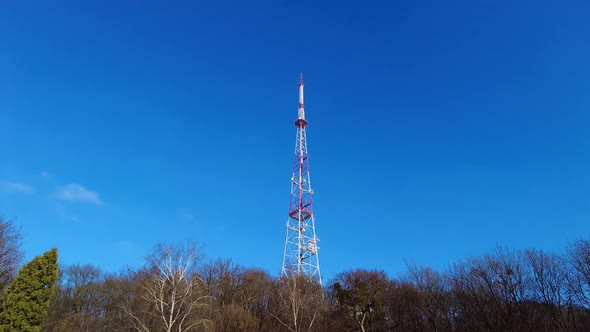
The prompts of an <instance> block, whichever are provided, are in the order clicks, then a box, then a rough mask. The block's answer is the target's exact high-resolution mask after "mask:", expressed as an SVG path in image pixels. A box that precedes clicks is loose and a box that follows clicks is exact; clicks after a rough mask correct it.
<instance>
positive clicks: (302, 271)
mask: <svg viewBox="0 0 590 332" xmlns="http://www.w3.org/2000/svg"><path fill="white" fill-rule="evenodd" d="M295 126H296V127H297V139H296V142H295V161H294V166H293V176H292V177H291V200H290V204H289V218H288V219H287V234H286V236H285V250H284V253H283V266H282V268H281V276H292V275H300V276H305V277H308V278H309V279H310V280H313V281H316V282H318V283H319V284H320V285H321V283H322V278H321V274H320V261H319V258H318V250H319V249H320V247H318V242H319V239H318V238H317V236H316V234H315V221H314V217H313V209H312V202H313V201H312V198H311V196H312V194H313V190H312V189H311V181H310V177H309V160H308V156H307V139H306V135H305V127H306V126H307V121H306V120H305V111H304V108H303V75H301V78H300V80H299V116H298V118H297V121H295Z"/></svg>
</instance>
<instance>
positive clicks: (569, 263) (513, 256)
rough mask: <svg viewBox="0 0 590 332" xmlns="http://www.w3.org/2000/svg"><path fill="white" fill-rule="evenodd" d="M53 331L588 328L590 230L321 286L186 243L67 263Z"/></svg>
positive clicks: (53, 309)
mask: <svg viewBox="0 0 590 332" xmlns="http://www.w3.org/2000/svg"><path fill="white" fill-rule="evenodd" d="M61 272H62V273H61V281H60V283H59V285H58V287H57V289H58V292H57V293H56V295H55V297H54V298H53V300H52V302H51V305H50V309H49V315H48V317H47V319H46V321H45V324H44V330H45V331H201V330H203V331H204V330H212V331H590V241H588V240H579V241H577V242H575V243H574V244H572V245H571V246H570V247H569V248H567V250H566V251H565V253H564V254H562V255H557V254H552V253H547V252H543V251H540V250H524V251H513V250H508V249H504V248H497V249H495V250H494V251H493V252H491V253H489V254H486V255H483V256H481V257H474V258H470V259H466V260H464V261H460V262H457V263H455V264H454V265H452V267H451V268H449V269H448V270H447V271H445V272H438V271H435V270H433V269H431V268H428V267H420V266H409V267H408V271H407V273H406V274H405V275H404V276H402V277H399V278H390V277H388V276H387V275H386V274H385V273H384V272H383V271H376V270H362V269H358V270H352V271H346V272H342V273H340V274H338V275H337V276H336V277H335V278H333V279H332V280H330V281H328V282H327V284H326V285H325V286H324V288H321V287H319V286H318V285H315V284H313V283H310V282H307V281H306V280H304V279H301V278H291V279H280V280H277V279H276V278H273V277H271V276H270V275H269V274H268V273H266V272H264V271H262V270H259V269H253V268H245V267H242V266H240V265H238V264H235V263H233V262H231V261H230V260H221V259H217V260H210V261H206V262H204V261H203V260H202V259H201V258H200V257H199V253H198V252H197V251H196V250H195V248H194V247H193V246H190V245H188V246H187V245H184V246H182V245H174V246H166V245H160V246H158V247H157V248H156V249H155V251H154V253H153V254H152V255H151V256H150V257H149V258H148V260H147V264H146V266H144V267H142V268H139V269H130V270H126V271H125V272H123V273H120V274H116V275H113V274H104V273H102V272H101V271H100V270H99V269H98V268H96V267H92V266H90V265H86V266H79V265H75V266H70V267H67V268H64V269H62V271H61Z"/></svg>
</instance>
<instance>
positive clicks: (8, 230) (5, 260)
mask: <svg viewBox="0 0 590 332" xmlns="http://www.w3.org/2000/svg"><path fill="white" fill-rule="evenodd" d="M20 244H21V234H20V230H19V229H18V228H17V227H16V226H15V225H14V222H13V221H12V220H7V219H5V218H3V217H2V216H0V293H1V292H3V291H4V289H5V288H6V287H7V286H8V284H9V283H10V282H11V281H12V279H14V277H15V275H16V273H17V272H18V269H19V266H20V263H21V261H22V259H23V253H22V251H21V250H20Z"/></svg>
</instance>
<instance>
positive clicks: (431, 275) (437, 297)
mask: <svg viewBox="0 0 590 332" xmlns="http://www.w3.org/2000/svg"><path fill="white" fill-rule="evenodd" d="M408 272H409V279H410V282H411V283H412V284H414V286H415V287H416V290H417V292H418V294H419V295H420V296H419V298H420V300H421V301H419V302H418V303H419V304H420V312H421V316H422V317H424V319H425V321H426V323H427V324H428V327H429V328H428V330H429V331H451V330H452V329H453V319H454V317H455V316H456V311H457V310H456V308H455V306H454V305H453V303H452V297H451V291H450V285H449V282H448V277H447V276H445V275H443V274H441V273H439V272H437V271H434V270H433V269H432V268H430V267H419V266H416V265H408Z"/></svg>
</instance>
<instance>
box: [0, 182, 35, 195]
mask: <svg viewBox="0 0 590 332" xmlns="http://www.w3.org/2000/svg"><path fill="white" fill-rule="evenodd" d="M0 190H2V191H6V192H11V193H23V194H32V193H34V192H35V188H33V187H32V186H29V185H28V184H24V183H16V182H7V181H0Z"/></svg>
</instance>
